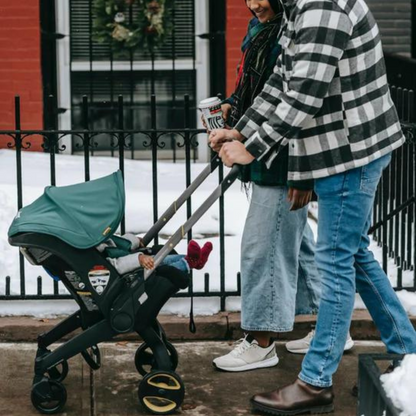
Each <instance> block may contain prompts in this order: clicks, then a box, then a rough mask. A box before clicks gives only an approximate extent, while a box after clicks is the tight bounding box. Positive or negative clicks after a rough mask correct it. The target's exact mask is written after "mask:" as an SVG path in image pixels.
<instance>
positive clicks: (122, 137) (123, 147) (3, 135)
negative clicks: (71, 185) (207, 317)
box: [0, 95, 241, 310]
mask: <svg viewBox="0 0 416 416" xmlns="http://www.w3.org/2000/svg"><path fill="white" fill-rule="evenodd" d="M53 105H54V99H53V97H51V98H50V111H55V110H56V108H53ZM88 105H89V103H88V99H87V97H86V96H84V98H83V104H82V114H83V128H82V129H78V130H53V129H51V130H22V129H21V122H20V118H21V106H20V98H19V97H16V98H15V129H14V130H10V131H0V140H6V143H7V147H8V148H10V149H15V155H16V174H17V182H16V183H17V187H16V192H17V207H16V208H17V210H19V209H20V208H22V206H23V192H24V187H23V184H22V169H23V167H22V152H23V151H24V150H27V149H29V148H30V146H31V140H32V139H33V138H39V137H41V138H42V139H43V145H42V147H43V148H44V150H45V152H47V153H48V154H49V160H50V184H51V185H57V179H56V155H57V153H58V152H59V151H62V150H64V149H63V148H62V144H61V141H62V139H63V138H65V137H67V136H71V137H72V138H76V140H77V141H78V145H77V149H78V151H80V152H83V159H84V179H85V181H89V180H90V176H91V172H90V160H91V156H92V154H93V153H94V150H95V149H96V148H97V146H98V143H99V141H100V140H109V139H110V145H111V148H112V154H113V155H114V156H117V157H118V160H119V169H120V170H121V171H122V172H123V175H124V171H125V166H124V164H125V159H126V153H127V152H131V151H134V148H133V147H132V144H133V143H134V140H136V139H137V138H138V137H139V136H140V137H141V140H142V143H143V146H145V147H147V148H149V149H150V151H151V155H152V158H151V165H152V196H153V220H154V222H156V220H157V219H158V218H159V214H160V213H159V210H158V200H159V193H158V152H159V151H160V149H163V148H164V147H165V145H166V142H165V140H169V142H170V143H172V137H174V144H175V146H177V147H178V148H179V149H183V151H184V153H185V163H184V164H183V167H184V170H185V177H186V187H187V186H189V185H190V183H191V164H192V162H193V161H195V159H194V158H193V156H192V155H193V154H195V149H196V148H197V147H198V145H199V144H198V135H199V134H204V135H206V131H205V130H201V129H195V128H192V126H191V123H190V120H191V117H190V115H191V105H190V99H189V96H187V95H185V96H184V107H183V112H184V115H185V117H184V120H185V124H184V126H183V128H181V129H158V128H157V126H156V97H155V95H152V97H151V114H152V123H151V124H152V128H151V129H147V130H129V129H125V128H124V113H125V105H124V101H123V97H122V96H119V98H118V111H117V118H118V129H112V130H90V129H89V123H88V121H89V120H88ZM223 177H224V171H223V166H222V165H220V167H219V169H218V181H219V182H221V181H222V180H223ZM191 214H192V198H189V199H188V200H187V203H186V215H187V218H189V217H190V216H191ZM218 217H219V232H218V237H219V251H220V267H219V274H220V276H219V278H220V279H219V280H220V285H219V286H220V289H219V290H212V289H211V288H210V281H211V280H210V275H209V274H207V273H206V274H205V276H204V288H203V290H202V291H198V292H193V287H192V285H191V286H190V288H189V290H188V292H180V293H178V294H177V295H176V296H177V297H187V296H189V295H190V294H193V296H198V297H218V298H219V299H220V308H221V310H225V307H226V298H227V297H229V296H240V292H241V283H240V273H237V272H236V276H235V290H226V285H225V280H226V279H225V228H224V217H225V213H224V197H220V200H219V215H218ZM125 230H126V226H125V218H123V220H122V222H121V233H124V232H125ZM187 237H188V240H190V239H191V238H192V231H190V232H189V233H188V236H187ZM158 240H159V237H156V238H155V240H154V243H155V244H158ZM19 258H20V293H19V294H16V293H11V289H10V288H11V278H13V279H14V278H17V276H6V277H5V279H4V280H3V282H4V283H3V284H4V290H3V288H0V300H24V299H71V296H69V295H67V294H62V293H60V291H59V285H58V282H54V288H53V293H52V294H44V293H43V289H42V287H43V285H42V277H38V284H37V293H31V294H28V293H26V280H25V264H24V260H23V256H22V255H21V254H20V255H19ZM0 278H1V276H0ZM0 282H1V280H0ZM2 292H3V293H4V294H1V293H2Z"/></svg>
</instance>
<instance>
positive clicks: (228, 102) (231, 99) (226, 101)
mask: <svg viewBox="0 0 416 416" xmlns="http://www.w3.org/2000/svg"><path fill="white" fill-rule="evenodd" d="M221 104H230V105H234V94H231V95H230V96H229V97H228V98H226V99H225V100H222V101H221Z"/></svg>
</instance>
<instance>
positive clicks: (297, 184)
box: [287, 179, 315, 191]
mask: <svg viewBox="0 0 416 416" xmlns="http://www.w3.org/2000/svg"><path fill="white" fill-rule="evenodd" d="M287 186H288V187H289V188H295V189H301V190H302V191H312V190H313V188H314V186H315V180H314V179H307V180H303V181H287Z"/></svg>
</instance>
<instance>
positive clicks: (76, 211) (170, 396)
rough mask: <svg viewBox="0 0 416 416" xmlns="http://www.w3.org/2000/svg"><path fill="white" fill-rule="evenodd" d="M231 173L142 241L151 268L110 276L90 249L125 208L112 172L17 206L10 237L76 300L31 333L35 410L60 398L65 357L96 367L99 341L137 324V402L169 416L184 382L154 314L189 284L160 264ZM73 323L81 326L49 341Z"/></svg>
mask: <svg viewBox="0 0 416 416" xmlns="http://www.w3.org/2000/svg"><path fill="white" fill-rule="evenodd" d="M220 163H221V161H220V159H218V158H217V157H215V158H214V159H212V161H211V163H210V164H209V165H208V166H207V167H206V168H205V169H204V170H203V171H202V172H201V173H200V174H199V176H198V177H197V178H196V179H195V180H194V181H193V182H192V183H191V185H190V186H189V187H188V188H187V189H186V190H185V191H184V193H183V194H182V195H181V196H180V197H179V198H178V199H177V200H176V201H175V202H174V203H173V204H172V205H171V206H170V207H169V208H168V209H167V210H166V212H165V213H164V214H163V215H162V216H161V217H160V219H159V220H158V221H157V222H156V223H155V224H154V226H153V227H152V228H151V229H150V230H149V232H148V233H147V234H146V235H145V236H144V237H143V242H144V244H145V246H147V245H148V244H149V243H150V242H151V241H152V240H153V239H154V237H155V236H156V235H157V234H158V232H159V231H160V230H161V229H162V228H163V226H164V225H165V224H166V223H167V221H168V220H170V219H171V218H172V216H173V215H174V214H175V212H176V211H177V210H178V209H179V207H180V206H181V205H183V203H184V202H185V201H186V200H187V199H188V198H189V196H190V195H192V193H193V192H194V191H195V189H197V188H198V186H199V185H200V184H201V183H202V182H203V181H204V180H205V179H206V177H208V176H209V175H210V173H211V172H213V171H214V170H215V169H216V167H217V166H218V165H219V164H220ZM237 176H238V168H237V166H235V167H234V168H233V169H232V170H231V171H230V173H229V174H228V175H227V176H226V177H225V179H224V180H223V181H222V182H221V183H220V184H219V186H218V187H217V188H216V189H215V190H214V192H213V193H212V194H211V195H210V196H209V197H208V199H207V200H206V201H205V202H204V203H203V204H202V205H201V206H200V207H199V209H198V210H196V211H195V213H194V214H193V215H192V216H191V217H190V218H189V219H188V221H187V222H186V223H185V224H183V225H182V226H181V227H180V228H179V229H178V230H177V231H176V233H175V234H174V235H172V237H171V238H170V239H169V240H168V242H167V243H166V244H165V245H164V246H155V247H153V248H151V249H150V254H152V255H155V258H154V262H155V268H154V269H153V270H143V269H142V268H138V269H137V270H135V271H133V272H130V273H127V274H125V275H119V274H118V273H117V271H116V269H115V268H114V267H113V266H112V265H111V264H110V262H108V261H107V260H106V257H105V255H104V254H103V253H100V252H99V251H98V250H97V249H96V248H95V247H96V246H97V245H99V244H101V243H102V242H104V241H106V240H107V239H108V238H110V237H112V235H113V233H114V232H115V231H116V230H117V228H118V226H119V224H120V222H121V220H122V218H123V216H124V208H125V194H124V183H123V176H122V173H121V171H118V172H115V173H113V174H112V175H109V176H106V177H103V178H101V179H97V180H93V181H90V182H85V183H81V184H77V185H71V186H65V187H52V186H50V187H47V188H46V189H45V192H44V194H43V195H42V196H41V197H40V198H38V199H37V200H36V201H34V202H33V203H32V204H31V205H28V206H26V207H24V208H22V209H21V210H20V211H19V212H18V214H17V215H16V217H15V219H14V221H13V223H12V224H11V226H10V229H9V234H8V235H9V243H10V244H11V245H12V246H17V247H19V248H20V251H21V253H22V254H23V255H24V257H25V258H26V259H27V260H28V261H29V262H30V263H31V264H33V265H41V266H43V267H44V269H45V270H46V271H47V273H48V274H49V275H50V276H51V277H52V278H53V279H55V280H60V281H61V282H62V283H63V284H64V286H65V287H66V289H67V290H68V291H69V293H70V294H71V295H72V296H73V298H74V300H75V301H76V302H77V303H78V305H79V310H78V311H77V312H75V313H74V314H73V315H71V316H69V317H68V318H66V319H65V320H63V321H62V322H60V323H59V324H57V325H56V326H55V327H54V328H52V329H51V330H50V331H49V332H47V333H43V334H41V335H39V337H38V350H37V354H36V359H35V375H34V379H33V384H32V392H31V401H32V403H33V405H34V407H35V408H36V409H37V410H38V411H39V412H41V413H45V414H54V413H57V412H60V411H61V410H62V409H63V407H64V406H65V403H66V399H67V393H66V388H65V386H64V385H63V383H62V382H63V381H64V379H65V377H66V376H67V374H68V362H67V360H68V359H69V358H71V357H73V356H75V355H77V354H82V356H83V358H84V359H85V361H86V362H87V364H88V365H89V366H90V367H91V368H92V369H93V370H97V369H99V368H100V365H101V358H100V357H101V356H100V350H99V348H98V344H99V343H100V342H104V341H110V340H112V339H113V338H114V337H115V336H117V335H118V334H127V333H130V332H137V333H138V334H139V335H140V337H141V338H142V339H143V341H144V342H143V344H141V346H140V347H139V348H138V349H137V351H136V354H135V357H134V362H135V366H136V368H137V370H138V372H139V373H140V374H141V375H142V376H143V379H142V380H141V382H140V383H139V387H138V396H139V400H140V402H141V404H142V405H143V406H144V408H145V409H147V410H148V411H150V412H151V413H153V414H168V413H171V412H173V411H175V410H176V409H177V408H179V407H180V406H181V404H182V402H183V399H184V394H185V387H184V384H183V382H182V380H181V378H180V377H179V375H178V374H177V373H176V372H175V370H176V367H177V365H178V354H177V352H176V350H175V347H174V346H173V345H172V344H171V343H169V341H168V340H167V337H166V334H165V332H164V331H163V328H162V327H161V325H160V324H159V322H158V320H157V315H158V313H159V311H160V309H161V308H162V306H163V305H164V304H165V303H166V302H167V301H168V299H169V298H170V297H172V296H173V295H174V294H175V293H176V292H178V291H179V290H180V289H185V288H187V287H188V286H189V283H190V282H189V276H188V275H187V274H185V273H183V272H181V271H179V270H178V269H175V268H172V267H170V266H166V265H160V263H161V262H162V260H163V259H164V258H165V257H166V256H167V255H168V254H169V253H170V252H172V250H173V249H174V247H175V246H176V245H177V244H178V243H179V241H180V240H181V239H182V238H184V237H185V235H186V233H187V232H188V231H189V230H190V229H191V228H192V226H193V225H194V224H195V223H196V222H197V221H198V220H199V219H200V218H201V216H202V215H203V214H204V213H205V212H206V211H207V210H208V208H209V207H210V206H211V205H212V204H213V203H214V202H215V201H216V200H217V199H218V198H219V197H220V196H221V195H222V194H223V193H224V192H225V191H226V190H227V189H228V188H229V187H230V186H231V184H232V183H233V182H234V181H235V179H236V178H237ZM75 330H81V332H80V333H78V334H77V335H75V336H74V337H73V338H71V339H70V340H69V341H67V342H65V343H63V344H61V345H60V346H59V347H57V348H55V349H54V350H53V351H51V350H50V349H49V347H50V346H51V345H52V344H54V343H56V342H58V341H60V340H61V339H62V338H63V337H64V336H66V335H68V334H70V333H72V332H73V331H75Z"/></svg>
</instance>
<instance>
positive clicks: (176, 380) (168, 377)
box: [139, 371, 185, 415]
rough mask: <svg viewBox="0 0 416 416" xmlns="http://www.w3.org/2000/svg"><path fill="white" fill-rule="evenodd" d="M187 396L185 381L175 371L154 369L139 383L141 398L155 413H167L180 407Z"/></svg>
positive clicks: (147, 408)
mask: <svg viewBox="0 0 416 416" xmlns="http://www.w3.org/2000/svg"><path fill="white" fill-rule="evenodd" d="M184 396H185V386H184V384H183V381H182V380H181V378H180V377H179V375H178V374H176V373H175V372H173V371H152V372H151V373H149V374H147V375H146V376H145V377H144V378H143V380H142V381H141V382H140V384H139V400H140V403H141V404H142V405H143V407H144V408H145V409H146V410H148V411H150V412H151V413H153V414H155V415H166V414H169V413H172V412H174V411H175V410H176V409H178V408H179V407H180V406H181V404H182V402H183V399H184Z"/></svg>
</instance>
